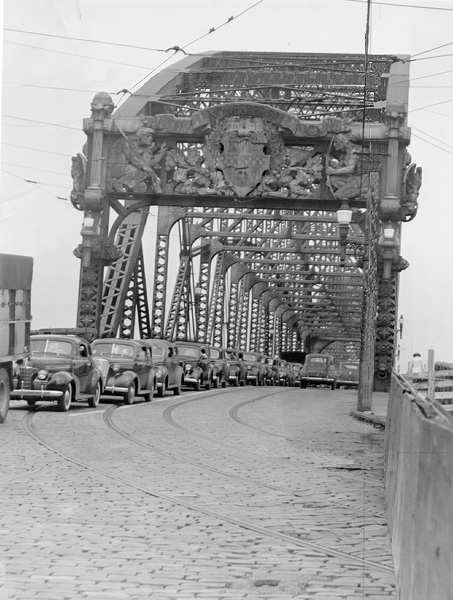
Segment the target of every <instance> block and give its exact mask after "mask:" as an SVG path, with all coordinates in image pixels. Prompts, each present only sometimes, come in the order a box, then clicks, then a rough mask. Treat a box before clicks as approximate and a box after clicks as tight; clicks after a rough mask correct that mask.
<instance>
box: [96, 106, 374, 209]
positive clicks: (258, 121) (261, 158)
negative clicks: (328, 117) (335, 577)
mask: <svg viewBox="0 0 453 600" xmlns="http://www.w3.org/2000/svg"><path fill="white" fill-rule="evenodd" d="M118 129H119V127H118ZM336 129H337V132H336V133H335V134H334V137H333V138H332V142H331V144H330V147H329V149H328V151H327V152H326V141H324V142H323V143H319V142H317V143H315V142H313V143H312V144H310V145H300V146H289V145H287V146H285V144H284V141H283V137H282V133H281V131H280V130H279V128H278V125H277V124H275V123H272V122H269V121H267V120H266V119H264V118H262V117H260V116H253V115H252V116H250V115H232V116H226V117H224V118H222V119H219V120H216V121H215V122H214V123H213V124H212V127H210V128H209V130H208V131H207V133H206V135H205V136H204V140H203V142H201V143H196V144H194V143H191V144H188V143H179V144H178V145H177V146H176V147H173V148H167V146H166V143H165V142H163V143H161V144H158V143H157V142H156V139H155V131H154V129H153V128H152V127H149V126H146V127H145V126H143V127H140V128H139V129H138V131H137V132H136V133H134V134H129V135H126V134H125V133H124V132H122V131H121V130H120V133H121V138H120V139H118V140H116V141H115V142H114V144H113V146H112V147H111V150H110V152H109V154H108V160H107V185H106V189H107V191H108V192H109V191H110V192H125V193H162V192H164V193H172V194H197V195H220V196H239V197H245V196H270V197H283V198H307V197H308V198H310V197H312V198H320V197H321V186H322V185H323V184H324V185H326V183H327V188H328V189H330V191H331V193H332V195H333V196H334V197H335V198H339V199H342V200H343V199H353V198H357V197H360V196H364V195H365V194H366V193H367V190H368V187H369V183H368V178H369V176H368V174H365V175H361V174H360V173H361V171H360V168H359V167H360V164H359V163H360V157H361V156H362V157H363V154H364V152H365V151H364V150H363V148H362V147H361V146H359V145H358V144H356V143H355V142H353V141H352V140H351V139H350V134H349V133H347V132H345V131H344V130H345V129H347V127H346V125H344V126H343V131H342V132H338V130H339V126H338V123H336ZM162 133H163V132H160V134H161V135H162ZM326 165H327V166H326ZM323 182H324V183H323ZM324 189H325V187H324Z"/></svg>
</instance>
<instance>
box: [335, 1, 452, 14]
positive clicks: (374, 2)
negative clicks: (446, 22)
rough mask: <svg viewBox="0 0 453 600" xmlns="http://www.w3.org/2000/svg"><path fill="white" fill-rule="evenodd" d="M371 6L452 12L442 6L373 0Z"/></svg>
mask: <svg viewBox="0 0 453 600" xmlns="http://www.w3.org/2000/svg"><path fill="white" fill-rule="evenodd" d="M367 1H368V0H343V2H356V3H358V4H366V3H367ZM373 4H379V5H380V6H395V7H398V8H421V9H424V10H446V11H450V12H452V11H453V8H445V7H444V6H422V5H419V4H398V3H396V2H378V1H377V0H373Z"/></svg>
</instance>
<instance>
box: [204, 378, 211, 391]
mask: <svg viewBox="0 0 453 600" xmlns="http://www.w3.org/2000/svg"><path fill="white" fill-rule="evenodd" d="M204 389H205V390H208V391H209V390H210V389H211V380H209V381H208V382H207V383H205V384H204Z"/></svg>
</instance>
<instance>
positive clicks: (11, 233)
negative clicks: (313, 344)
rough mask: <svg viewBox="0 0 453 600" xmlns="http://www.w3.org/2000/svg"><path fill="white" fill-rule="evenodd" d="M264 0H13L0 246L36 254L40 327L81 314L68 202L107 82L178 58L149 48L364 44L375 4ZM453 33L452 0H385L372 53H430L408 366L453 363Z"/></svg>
mask: <svg viewBox="0 0 453 600" xmlns="http://www.w3.org/2000/svg"><path fill="white" fill-rule="evenodd" d="M382 1H383V2H387V1H388V2H389V4H390V0H382ZM257 2H258V0H229V1H228V2H225V0H190V1H189V0H4V27H5V28H7V29H15V30H18V31H4V34H3V42H4V43H3V95H2V173H1V195H0V252H6V253H11V254H26V255H31V256H33V257H34V258H35V273H34V287H33V296H32V303H33V304H32V307H33V311H32V312H33V316H34V319H33V327H35V328H37V327H50V326H52V327H64V326H68V327H72V326H74V325H75V315H76V304H77V291H78V276H79V266H80V263H79V260H78V259H76V258H75V257H74V256H73V254H72V251H73V249H74V248H75V247H76V246H77V245H78V244H79V243H80V241H81V238H80V226H81V216H82V215H81V213H79V212H77V211H76V210H74V209H73V208H72V206H71V205H70V204H69V202H68V201H67V200H64V199H67V198H69V194H70V191H71V188H72V180H71V177H70V166H71V156H73V155H74V154H76V153H77V152H79V151H80V150H81V148H82V145H83V143H84V141H85V135H84V134H83V131H82V119H83V118H85V117H89V116H90V103H91V101H92V99H93V96H94V94H95V93H96V92H98V91H106V92H108V93H110V94H111V95H112V97H113V99H114V101H115V102H118V101H119V100H120V98H121V95H117V94H116V93H117V92H118V91H119V90H122V89H124V88H126V89H129V90H130V89H131V88H133V86H135V85H136V84H137V83H138V82H139V81H140V80H141V79H142V78H146V76H147V75H149V73H150V72H151V71H153V70H154V69H157V70H158V68H159V65H160V64H161V63H162V61H164V60H165V59H167V58H169V57H171V56H172V52H168V53H165V52H156V51H155V50H150V49H145V48H151V49H161V50H165V49H167V48H169V47H172V46H175V45H178V46H180V47H186V50H187V52H190V53H196V52H206V51H209V50H227V51H241V50H243V51H275V52H334V53H348V52H351V53H363V52H364V38H365V22H366V8H367V6H366V2H362V1H361V0H315V1H313V0H263V1H262V2H260V3H258V4H257V5H256V6H254V7H253V8H251V9H250V10H247V11H246V9H248V8H249V7H252V6H253V5H254V4H256V3H257ZM404 4H406V6H404ZM409 4H410V5H412V6H420V7H425V8H410V7H408V6H407V5H409ZM244 11H246V12H244ZM241 13H243V14H241ZM231 16H234V17H235V18H234V19H233V20H232V21H231V22H230V23H228V24H226V25H223V24H224V23H226V22H227V21H228V19H229V17H231ZM221 25H223V26H222V27H219V26H221ZM213 27H214V28H216V31H214V32H213V33H211V34H209V35H207V36H206V37H203V39H201V40H199V41H198V42H196V43H193V44H190V42H192V41H193V40H196V39H198V38H200V37H201V36H205V34H207V33H208V31H209V30H210V29H211V28H213ZM25 32H39V33H44V34H52V35H54V36H66V37H74V38H80V40H65V39H61V38H56V37H49V36H38V35H32V34H31V33H25ZM452 32H453V0H436V2H429V1H421V0H404V2H403V1H398V0H395V1H394V2H393V3H392V5H390V6H384V5H382V4H377V3H375V2H373V5H372V18H371V32H370V49H369V51H370V53H371V54H409V55H411V56H414V57H415V55H419V54H420V53H423V54H420V56H419V57H418V60H414V62H413V63H412V65H411V80H412V81H411V87H410V102H409V125H410V126H411V127H412V142H411V145H410V148H409V150H410V153H411V155H412V160H413V162H416V163H417V164H418V165H419V166H421V167H422V168H423V185H422V188H421V193H420V197H419V204H420V208H419V211H418V215H417V217H416V219H415V220H414V221H412V222H411V223H408V224H405V225H404V226H403V236H402V237H403V240H402V255H403V256H404V258H406V259H407V260H408V261H409V262H410V267H409V269H408V270H406V271H404V272H403V273H402V276H401V291H400V306H399V311H398V313H399V314H403V315H404V321H405V324H404V332H403V338H402V340H401V342H400V345H401V369H402V370H403V371H404V370H405V368H406V366H407V361H408V360H409V358H410V355H411V354H412V353H413V352H415V351H418V352H420V353H421V354H422V356H423V357H424V358H425V359H426V356H427V351H428V349H429V348H434V351H435V359H436V360H445V361H451V362H453V347H452V343H451V340H452V337H453V336H452V334H453V310H452V309H451V304H452V293H453V269H452V258H451V257H452V239H453V234H452V232H451V224H452V222H453V198H451V197H450V194H451V193H452V192H451V190H450V189H449V187H448V185H447V183H448V180H449V177H450V175H451V173H452V171H453V164H452V162H453V161H452V154H453V141H452V139H453V136H452V135H451V133H452V124H453V123H452V119H453V33H452ZM82 40H83V41H82ZM86 40H102V41H105V42H113V43H115V44H119V45H118V46H115V45H106V44H97V43H92V42H88V41H86ZM447 44H451V45H450V46H448V45H447ZM126 45H135V46H141V47H143V48H144V49H135V48H130V47H127V46H126ZM442 45H447V46H446V47H444V48H439V49H437V50H436V49H435V48H436V47H439V46H442ZM74 55H79V56H74ZM180 58H182V55H181V54H177V55H176V56H175V58H174V59H170V60H168V62H167V63H166V64H165V66H166V67H168V66H170V65H171V64H172V63H173V62H176V61H177V60H179V59H180ZM118 63H126V64H123V65H121V64H118ZM132 65H134V66H132ZM156 72H157V71H156ZM27 119H28V120H27ZM25 180H30V181H35V182H37V184H33V183H28V182H26V181H25ZM58 197H60V198H62V199H58ZM152 212H153V213H155V212H156V209H154V210H152ZM153 224H154V225H155V219H152V218H151V219H150V220H149V225H148V229H147V232H146V234H145V235H146V237H147V241H148V243H149V245H150V248H153V247H154V241H153ZM147 262H148V264H149V265H151V263H152V259H150V258H148V261H147Z"/></svg>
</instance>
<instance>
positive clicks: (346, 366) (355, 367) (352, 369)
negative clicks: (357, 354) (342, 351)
mask: <svg viewBox="0 0 453 600" xmlns="http://www.w3.org/2000/svg"><path fill="white" fill-rule="evenodd" d="M358 368H359V367H358V366H357V365H343V369H350V370H351V371H355V370H356V369H358Z"/></svg>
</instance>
